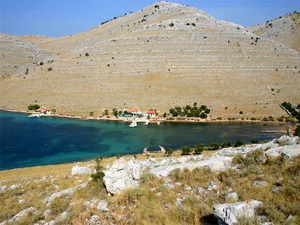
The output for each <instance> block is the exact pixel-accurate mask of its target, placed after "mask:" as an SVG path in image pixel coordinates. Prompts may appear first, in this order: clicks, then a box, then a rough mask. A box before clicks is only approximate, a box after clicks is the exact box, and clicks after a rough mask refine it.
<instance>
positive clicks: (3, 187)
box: [0, 185, 7, 194]
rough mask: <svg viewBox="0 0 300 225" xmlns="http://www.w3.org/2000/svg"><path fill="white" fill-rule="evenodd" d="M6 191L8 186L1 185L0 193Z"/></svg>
mask: <svg viewBox="0 0 300 225" xmlns="http://www.w3.org/2000/svg"><path fill="white" fill-rule="evenodd" d="M6 191H7V186H6V185H4V186H0V193H1V194H4V193H6Z"/></svg>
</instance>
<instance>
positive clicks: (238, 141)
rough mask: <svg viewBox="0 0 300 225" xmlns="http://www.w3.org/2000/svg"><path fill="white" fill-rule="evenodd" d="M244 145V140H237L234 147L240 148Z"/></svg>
mask: <svg viewBox="0 0 300 225" xmlns="http://www.w3.org/2000/svg"><path fill="white" fill-rule="evenodd" d="M242 145H244V142H243V141H242V140H236V142H235V144H234V147H240V146H242Z"/></svg>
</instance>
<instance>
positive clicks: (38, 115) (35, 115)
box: [28, 114, 42, 117]
mask: <svg viewBox="0 0 300 225" xmlns="http://www.w3.org/2000/svg"><path fill="white" fill-rule="evenodd" d="M41 116H42V115H41V114H31V115H29V116H28V117H41Z"/></svg>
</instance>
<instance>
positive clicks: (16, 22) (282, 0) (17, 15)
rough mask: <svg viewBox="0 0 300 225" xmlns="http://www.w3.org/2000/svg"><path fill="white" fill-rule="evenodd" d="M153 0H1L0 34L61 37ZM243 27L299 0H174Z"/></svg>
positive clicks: (295, 7) (298, 5)
mask: <svg viewBox="0 0 300 225" xmlns="http://www.w3.org/2000/svg"><path fill="white" fill-rule="evenodd" d="M155 2H157V1H155V0H0V33H7V34H14V35H45V36H52V37H62V36H67V35H71V34H76V33H79V32H83V31H86V30H89V29H91V28H93V27H96V26H98V25H99V24H101V22H103V21H106V20H108V19H111V18H113V17H115V16H120V15H123V14H125V13H128V12H135V11H138V10H140V9H142V8H144V7H146V6H148V5H151V4H154V3H155ZM173 2H177V3H180V4H185V5H190V6H193V7H196V8H198V9H200V10H202V11H204V12H206V13H208V14H210V15H212V16H213V17H215V18H217V19H222V20H227V21H230V22H234V23H237V24H240V25H243V26H251V25H255V24H259V23H264V22H266V21H267V20H271V19H274V18H276V17H279V16H282V15H285V14H286V13H289V12H294V11H300V0H231V1H226V0H198V1H196V0H176V1H173Z"/></svg>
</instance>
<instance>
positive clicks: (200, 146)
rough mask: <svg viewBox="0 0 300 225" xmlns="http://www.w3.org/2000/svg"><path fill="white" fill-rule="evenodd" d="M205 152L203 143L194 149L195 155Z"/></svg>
mask: <svg viewBox="0 0 300 225" xmlns="http://www.w3.org/2000/svg"><path fill="white" fill-rule="evenodd" d="M204 150H205V145H204V144H203V143H200V144H198V145H197V146H196V147H195V149H194V154H195V155H200V154H201V153H202V152H203V151H204Z"/></svg>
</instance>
